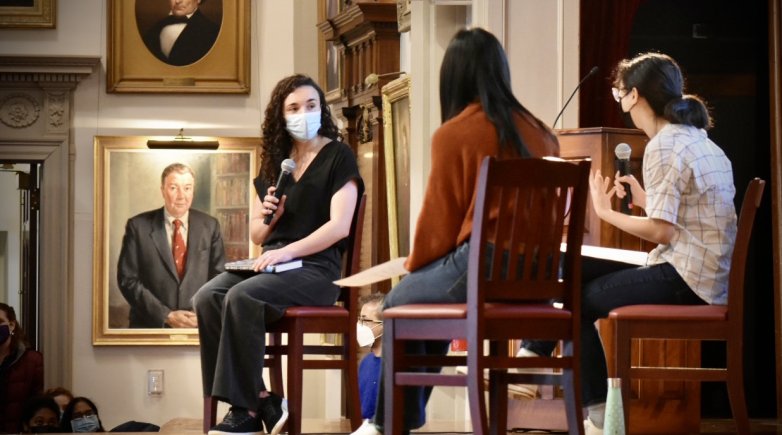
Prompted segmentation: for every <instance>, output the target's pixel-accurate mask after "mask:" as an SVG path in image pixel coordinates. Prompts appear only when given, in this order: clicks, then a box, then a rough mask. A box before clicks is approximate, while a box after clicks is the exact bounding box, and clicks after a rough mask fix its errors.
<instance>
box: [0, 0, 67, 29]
mask: <svg viewBox="0 0 782 435" xmlns="http://www.w3.org/2000/svg"><path fill="white" fill-rule="evenodd" d="M56 22H57V0H0V29H2V28H5V29H53V28H54V27H56Z"/></svg>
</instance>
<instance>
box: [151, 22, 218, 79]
mask: <svg viewBox="0 0 782 435" xmlns="http://www.w3.org/2000/svg"><path fill="white" fill-rule="evenodd" d="M166 24H167V23H166V19H162V20H160V21H158V22H157V24H155V26H154V27H152V29H150V30H149V31H148V32H147V33H146V34H145V35H144V44H146V45H147V48H149V51H151V52H152V54H154V55H155V57H157V58H158V59H160V60H162V61H163V62H165V63H167V64H169V65H175V66H182V65H190V64H191V63H194V62H196V61H197V60H199V59H201V58H202V57H204V56H205V55H206V53H207V52H208V51H209V49H211V48H212V46H213V45H214V43H215V41H216V40H217V35H218V33H220V26H218V25H217V24H215V23H213V22H212V21H210V20H209V19H208V18H206V17H205V16H204V15H203V14H202V13H201V11H200V10H198V9H196V11H195V13H194V14H193V16H191V17H190V19H189V20H188V21H187V26H185V29H184V30H182V33H180V34H179V37H178V38H177V40H176V42H174V46H173V47H171V53H169V55H168V57H166V56H165V55H164V54H163V51H162V50H161V49H160V31H161V30H163V27H165V26H166Z"/></svg>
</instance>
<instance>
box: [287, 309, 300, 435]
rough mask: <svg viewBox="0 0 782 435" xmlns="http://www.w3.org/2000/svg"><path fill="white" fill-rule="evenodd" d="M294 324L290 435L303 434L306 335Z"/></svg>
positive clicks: (290, 357) (290, 339)
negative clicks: (302, 393) (302, 415)
mask: <svg viewBox="0 0 782 435" xmlns="http://www.w3.org/2000/svg"><path fill="white" fill-rule="evenodd" d="M298 326H299V325H298V324H294V326H293V328H291V332H290V333H289V334H288V349H289V352H288V389H287V393H288V394H287V395H286V396H287V398H288V423H287V426H288V434H289V435H299V434H301V414H302V409H301V407H302V395H301V389H302V386H303V379H302V377H303V372H304V369H303V367H302V365H303V362H304V361H303V359H304V333H303V332H302V331H300V330H299V327H298Z"/></svg>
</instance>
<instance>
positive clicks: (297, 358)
mask: <svg viewBox="0 0 782 435" xmlns="http://www.w3.org/2000/svg"><path fill="white" fill-rule="evenodd" d="M365 208H366V194H364V195H363V196H362V197H361V198H360V200H359V203H358V207H357V208H356V211H355V216H354V218H353V224H352V225H351V229H350V236H349V237H348V249H346V251H345V254H344V257H343V265H342V267H343V276H349V275H352V274H354V273H357V272H358V271H359V269H360V268H359V260H360V258H361V241H362V231H361V229H362V228H363V226H364V210H365ZM358 292H359V289H358V288H354V287H343V288H342V289H341V290H340V295H339V299H338V301H337V304H336V305H333V306H329V307H318V306H297V307H290V308H288V309H287V310H285V315H284V316H283V317H282V318H281V319H280V320H279V321H277V322H274V323H272V324H269V325H267V332H268V337H269V339H268V343H267V345H266V355H265V358H266V359H265V360H264V367H267V368H268V369H269V378H270V380H271V387H272V388H271V389H272V391H274V392H276V393H278V394H282V393H283V391H285V392H286V394H284V395H285V396H286V397H287V399H288V413H289V416H288V422H287V432H288V434H290V435H298V434H300V433H301V415H302V390H303V387H304V385H303V375H304V373H303V372H304V370H334V369H336V370H341V371H342V379H343V385H344V389H345V391H346V393H347V401H346V412H347V415H348V417H349V418H350V426H351V428H352V429H353V430H355V429H358V427H359V426H360V425H361V402H360V398H359V392H358V342H357V340H356V323H357V322H358V315H359V311H360V308H361V307H359V306H358V297H359V294H358ZM283 334H286V335H287V339H288V342H287V344H283V341H282V335H283ZM304 334H335V335H336V336H337V337H338V340H339V343H338V344H337V345H305V344H304ZM306 355H314V356H316V358H305V356H306ZM283 356H286V357H287V358H288V361H287V362H288V379H287V381H288V382H287V389H286V390H283V385H282V384H283V382H282V361H281V359H282V357H283ZM324 356H326V357H328V358H324ZM216 413H217V400H215V399H213V398H212V397H205V398H204V432H207V431H208V430H209V429H210V428H211V427H212V426H214V424H215V422H216Z"/></svg>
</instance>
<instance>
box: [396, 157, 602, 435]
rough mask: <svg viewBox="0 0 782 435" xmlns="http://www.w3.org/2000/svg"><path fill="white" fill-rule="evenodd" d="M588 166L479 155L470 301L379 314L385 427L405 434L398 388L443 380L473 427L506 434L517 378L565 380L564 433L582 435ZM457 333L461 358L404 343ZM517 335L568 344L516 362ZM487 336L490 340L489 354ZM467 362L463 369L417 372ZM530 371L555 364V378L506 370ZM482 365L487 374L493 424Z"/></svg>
mask: <svg viewBox="0 0 782 435" xmlns="http://www.w3.org/2000/svg"><path fill="white" fill-rule="evenodd" d="M589 166H590V162H589V161H582V162H580V163H578V164H573V163H569V162H552V161H547V160H542V159H514V160H505V161H496V160H495V159H493V158H489V157H487V158H486V159H484V161H483V163H482V165H481V170H480V175H479V177H478V180H477V189H478V194H477V200H476V205H475V215H474V218H473V227H472V234H471V238H470V247H471V249H470V254H469V265H468V272H467V282H468V284H467V286H468V290H467V303H466V304H411V305H402V306H397V307H393V308H389V309H386V310H384V311H383V326H384V327H383V335H384V340H385V341H384V342H383V345H384V347H383V359H384V364H385V368H384V373H383V376H384V378H383V382H384V385H385V392H384V394H385V395H384V402H385V405H384V406H385V408H384V411H385V414H384V416H385V418H384V421H383V423H384V433H386V434H400V433H402V429H403V428H402V410H401V403H402V400H403V387H404V386H408V385H419V386H420V385H447V386H466V387H467V389H468V400H469V405H470V416H471V418H472V424H473V433H475V434H479V435H482V434H486V433H488V431H489V429H491V431H492V433H502V434H505V433H506V426H507V400H508V399H507V389H508V388H507V385H508V383H509V382H513V381H516V380H522V379H523V380H524V381H525V382H530V383H542V384H548V383H554V384H560V383H561V384H563V385H564V386H565V399H566V410H567V419H568V427H569V430H570V433H571V434H581V433H582V432H583V423H582V411H581V387H580V376H579V372H580V370H579V363H578V361H579V355H580V344H579V339H578V337H579V318H580V315H579V303H580V302H579V291H580V274H581V269H580V267H581V266H580V264H581V256H580V251H581V241H582V237H583V231H584V213H585V209H586V196H587V192H588V190H589V187H588V176H589ZM568 209H569V213H568ZM566 220H568V222H566ZM566 226H567V239H566V240H567V248H566V252H565V253H564V256H562V255H561V250H560V249H561V242H562V235H563V230H564V228H565V227H566ZM494 247H497V249H495V248H494ZM560 266H562V276H561V278H560ZM403 279H404V278H403ZM426 290H427V289H426V288H422V289H421V292H426ZM552 299H557V300H561V301H562V302H563V307H562V309H558V308H555V307H554V306H552V304H551V303H550V301H551V300H552ZM457 338H460V339H461V338H466V339H467V356H466V357H464V356H448V355H446V356H440V355H438V356H433V355H409V354H406V352H404V349H405V348H404V345H405V341H407V340H453V339H457ZM520 338H535V339H542V340H564V341H565V342H568V343H569V344H571V345H572V346H567V350H568V351H567V353H566V354H565V355H564V356H562V357H535V358H515V357H514V356H513V354H514V353H515V352H512V351H511V350H510V347H509V343H510V341H511V340H512V339H520ZM484 340H489V342H490V344H489V346H488V349H487V350H488V352H487V355H484V353H485V352H484ZM465 363H466V365H467V374H466V375H464V374H460V373H456V374H450V373H431V372H428V373H427V372H423V371H421V368H423V367H430V368H431V367H440V366H457V365H465ZM531 367H549V368H556V369H562V375H557V374H552V373H549V374H540V375H521V374H510V373H507V369H509V368H531ZM484 369H489V373H490V382H489V391H490V394H489V398H490V406H489V408H490V411H491V428H489V427H488V423H487V415H486V405H485V401H484V390H485V387H484Z"/></svg>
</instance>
